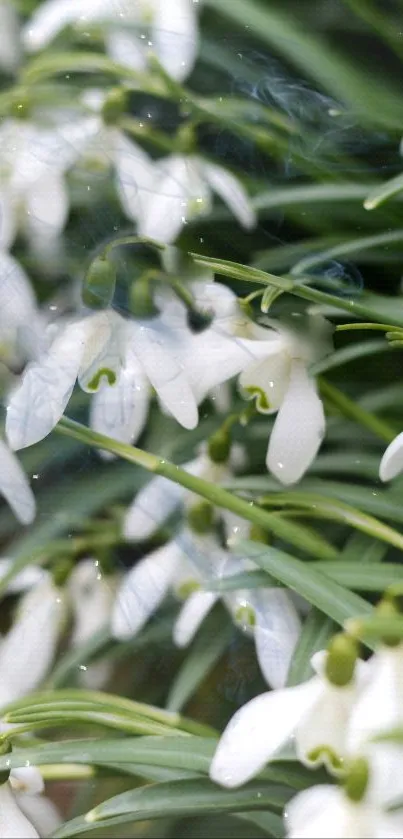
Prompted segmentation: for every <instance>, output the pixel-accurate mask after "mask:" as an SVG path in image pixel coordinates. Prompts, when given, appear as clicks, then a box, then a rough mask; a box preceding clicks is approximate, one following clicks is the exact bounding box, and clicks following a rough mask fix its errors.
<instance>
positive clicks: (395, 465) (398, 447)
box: [379, 431, 403, 481]
mask: <svg viewBox="0 0 403 839" xmlns="http://www.w3.org/2000/svg"><path fill="white" fill-rule="evenodd" d="M402 470H403V431H402V432H401V433H400V434H398V435H397V437H395V439H394V440H392V442H391V443H390V444H389V446H388V448H387V449H386V451H385V453H384V455H383V458H382V460H381V464H380V467H379V477H380V479H381V481H391V480H392V479H393V478H396V475H399V474H400V472H401V471H402Z"/></svg>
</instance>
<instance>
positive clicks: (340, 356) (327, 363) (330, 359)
mask: <svg viewBox="0 0 403 839" xmlns="http://www.w3.org/2000/svg"><path fill="white" fill-rule="evenodd" d="M387 351H388V352H391V348H390V346H389V344H388V342H387V341H385V340H376V341H360V342H358V343H357V344H350V345H349V346H347V347H342V348H341V349H340V350H336V351H335V352H333V353H332V354H331V355H328V356H326V358H323V359H321V361H317V362H315V364H312V366H311V368H310V371H311V373H312V375H313V376H317V375H319V374H320V373H326V372H327V371H328V370H334V369H335V368H336V367H343V365H344V364H350V362H352V361H357V359H358V358H365V357H366V356H367V355H377V354H378V353H380V352H387Z"/></svg>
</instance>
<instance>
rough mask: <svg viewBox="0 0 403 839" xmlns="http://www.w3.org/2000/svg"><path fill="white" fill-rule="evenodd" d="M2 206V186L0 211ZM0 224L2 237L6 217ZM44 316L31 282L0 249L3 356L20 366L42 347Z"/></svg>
mask: <svg viewBox="0 0 403 839" xmlns="http://www.w3.org/2000/svg"><path fill="white" fill-rule="evenodd" d="M1 208H2V202H1V189H0V212H1ZM1 222H2V225H1V226H0V240H1V238H2V234H4V232H5V230H6V227H7V218H6V219H5V225H4V226H3V218H2V219H1ZM40 333H41V318H40V314H39V311H38V308H37V304H36V300H35V295H34V292H33V289H32V285H31V282H30V280H29V278H28V276H27V274H26V273H25V271H24V269H23V268H22V267H21V265H19V263H18V262H17V260H16V259H14V257H12V256H10V254H9V253H7V252H6V251H3V250H0V360H1V361H2V362H3V363H4V364H6V365H8V366H10V367H14V366H18V365H20V364H21V363H22V361H25V360H26V359H27V358H32V357H35V356H36V355H37V353H38V351H39V347H40V340H41V339H40Z"/></svg>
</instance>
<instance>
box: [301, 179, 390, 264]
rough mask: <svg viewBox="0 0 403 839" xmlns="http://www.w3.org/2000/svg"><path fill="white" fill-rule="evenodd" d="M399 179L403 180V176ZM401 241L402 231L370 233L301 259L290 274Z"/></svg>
mask: <svg viewBox="0 0 403 839" xmlns="http://www.w3.org/2000/svg"><path fill="white" fill-rule="evenodd" d="M400 177H401V178H402V179H403V176H400ZM402 188H403V180H402ZM364 206H365V204H364ZM367 209H368V207H367ZM402 241H403V230H388V231H386V232H382V233H372V234H371V235H370V236H361V237H360V238H356V239H350V241H348V242H338V244H337V245H333V247H331V248H327V249H326V250H323V251H322V252H321V253H314V254H311V255H310V256H306V257H304V258H303V259H301V261H300V262H298V263H297V265H294V267H293V269H292V271H291V274H293V275H294V276H298V275H301V274H309V272H310V270H311V268H315V267H316V266H317V265H321V264H323V263H324V262H328V261H329V260H331V259H335V258H339V257H343V256H351V255H352V254H356V253H359V252H360V251H361V250H368V249H369V248H375V247H379V246H380V245H388V246H389V245H392V244H398V243H399V242H402Z"/></svg>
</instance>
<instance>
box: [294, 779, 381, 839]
mask: <svg viewBox="0 0 403 839" xmlns="http://www.w3.org/2000/svg"><path fill="white" fill-rule="evenodd" d="M350 808H351V809H354V805H351V804H349V802H348V801H347V800H346V799H345V798H344V796H343V793H342V791H341V790H340V789H338V788H337V787H334V786H330V785H328V784H324V785H323V786H317V787H311V788H310V789H307V790H304V791H303V792H300V793H298V795H296V796H295V798H293V799H292V800H291V801H289V802H288V804H287V806H286V809H285V814H284V820H285V825H286V830H287V837H289V839H352V837H357V839H361V837H364V836H365V834H362V833H361V832H360V833H350V831H349V830H348V828H349V809H350ZM357 809H358V808H357ZM369 835H370V834H368V836H369Z"/></svg>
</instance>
